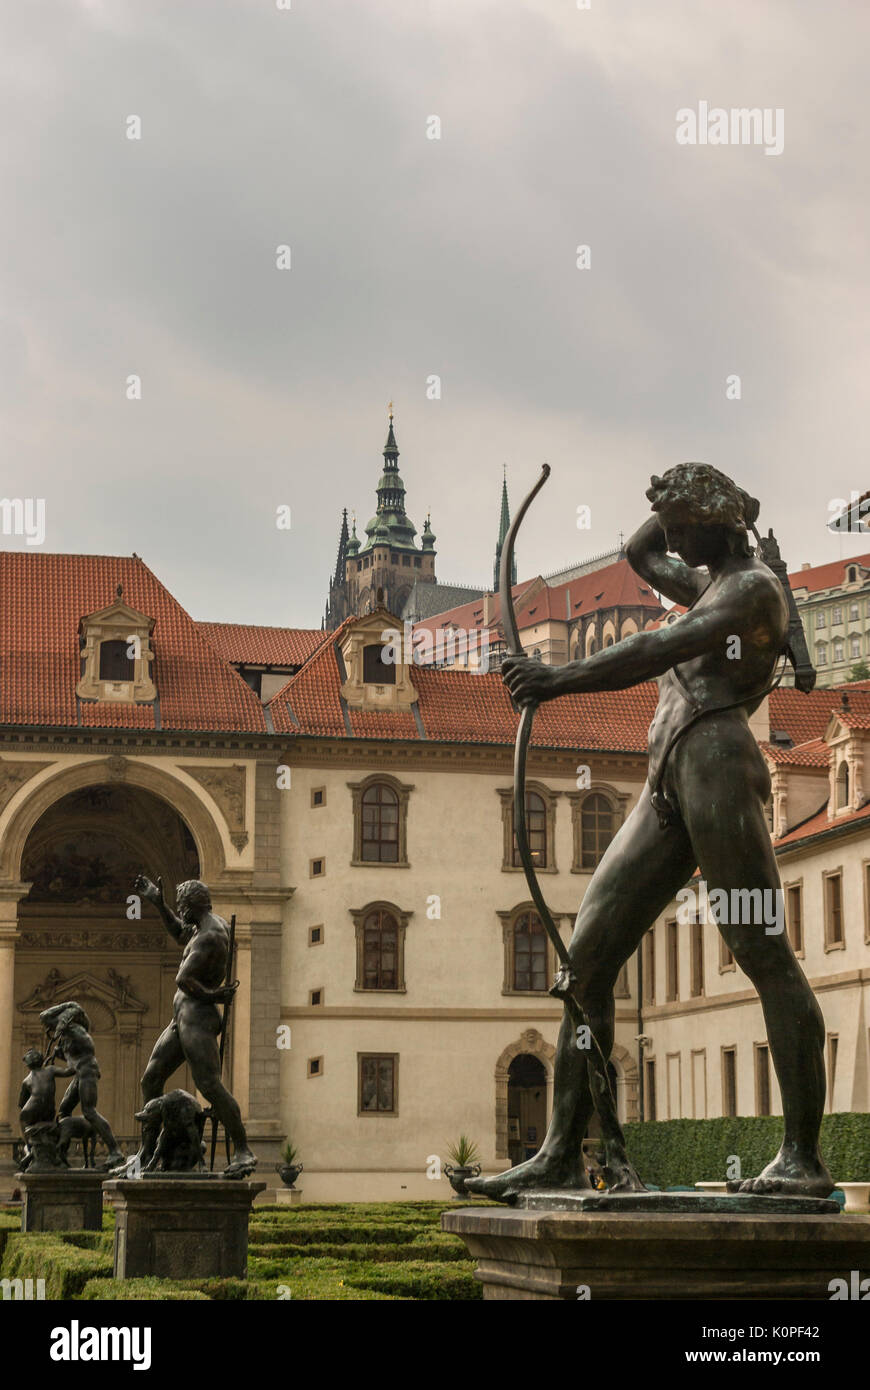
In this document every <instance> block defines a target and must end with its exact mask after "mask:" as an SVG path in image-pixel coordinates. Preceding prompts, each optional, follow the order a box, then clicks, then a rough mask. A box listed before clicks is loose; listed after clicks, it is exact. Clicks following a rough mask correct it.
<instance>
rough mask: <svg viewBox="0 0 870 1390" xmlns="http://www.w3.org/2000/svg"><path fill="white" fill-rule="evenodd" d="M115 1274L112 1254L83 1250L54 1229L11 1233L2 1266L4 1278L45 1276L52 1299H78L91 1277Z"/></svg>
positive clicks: (47, 1292)
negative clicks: (52, 1230) (113, 1272)
mask: <svg viewBox="0 0 870 1390" xmlns="http://www.w3.org/2000/svg"><path fill="white" fill-rule="evenodd" d="M76 1234H80V1233H78V1232H77V1233H76ZM111 1273H112V1256H111V1255H110V1254H106V1253H105V1252H103V1251H99V1250H82V1249H80V1248H79V1247H78V1246H76V1245H72V1244H70V1243H69V1242H68V1241H66V1240H64V1239H62V1237H61V1235H60V1233H57V1234H55V1233H54V1232H34V1231H28V1232H27V1233H26V1234H25V1233H24V1232H22V1231H18V1232H14V1233H11V1234H10V1235H9V1236H8V1238H7V1241H6V1248H5V1250H4V1251H3V1263H2V1265H0V1276H2V1277H3V1278H4V1279H34V1280H36V1279H44V1280H45V1296H46V1298H52V1299H54V1298H76V1297H78V1295H79V1294H80V1293H81V1291H82V1289H83V1288H84V1287H85V1285H86V1284H87V1283H88V1281H89V1280H90V1279H96V1278H100V1277H101V1276H103V1277H108V1276H109V1275H111Z"/></svg>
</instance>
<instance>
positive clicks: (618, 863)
mask: <svg viewBox="0 0 870 1390" xmlns="http://www.w3.org/2000/svg"><path fill="white" fill-rule="evenodd" d="M694 865H695V861H694V859H693V858H692V851H691V848H690V846H689V841H688V837H687V836H686V833H685V830H684V829H683V827H682V825H681V824H680V823H679V822H677V823H676V824H674V825H670V826H668V827H667V828H666V829H662V827H661V825H660V823H659V819H658V816H657V815H656V813H655V811H654V810H653V808H652V805H651V804H650V800H649V790H648V788H644V791H643V793H642V795H641V799H640V801H639V802H638V804H637V805H636V806H635V808H634V810H633V811H632V812H631V815H630V816H629V817H628V819H627V821H626V822H625V824H624V825H623V826H622V827H621V829H620V830H619V832H618V834H617V835H616V837H615V839H614V840H613V841H612V843H611V844H610V846H609V848H608V849H607V852H606V853H605V855H604V858H603V859H602V861H601V863H600V864H599V866H598V868H597V869H596V870H595V873H594V875H593V877H592V882H591V883H590V884H589V887H588V889H587V890H586V896H585V897H584V899H583V902H582V905H581V907H580V911H579V913H578V914H577V924H576V926H575V928H574V935H573V937H572V940H571V945H570V948H569V950H570V955H571V962H572V966H573V969H574V973H575V975H576V976H577V980H578V984H579V988H580V994H581V999H582V1003H583V1007H584V1010H585V1012H586V1016H587V1018H588V1019H589V1023H590V1026H591V1028H592V1031H593V1033H594V1034H595V1036H596V1038H597V1039H598V1042H599V1045H600V1047H601V1050H602V1052H603V1053H604V1055H605V1057H609V1056H610V1053H611V1051H612V1049H613V1018H614V1004H613V985H614V983H615V981H616V977H617V975H618V974H619V972H620V970H621V969H622V966H623V965H624V964H625V962H626V961H627V960H628V958H629V956H630V955H631V954H632V952H633V951H634V950H635V949H636V947H637V944H638V942H639V941H640V940H641V938H642V936H643V934H644V932H645V931H646V930H647V929H648V927H649V926H650V925H651V924H652V922H653V921H654V920H655V918H656V917H657V916H658V914H659V913H660V912H662V911H663V910H664V908H665V907H666V906H667V904H668V903H669V902H670V901H671V899H672V898H673V896H674V894H675V893H676V892H677V890H678V889H680V888H682V886H683V885H684V883H685V882H686V880H687V879H688V878H689V875H690V874H691V872H692V869H693V868H694ZM576 1044H577V1040H576V1037H575V1033H574V1028H573V1025H572V1023H571V1020H570V1018H569V1017H568V1016H567V1015H566V1016H565V1018H563V1020H562V1028H561V1032H560V1034H559V1042H558V1047H557V1051H556V1064H555V1076H554V1085H553V1115H552V1119H551V1120H550V1126H549V1129H548V1130H547V1134H546V1137H545V1139H544V1142H543V1144H542V1145H541V1147H540V1149H539V1150H538V1152H537V1153H536V1154H535V1156H534V1158H530V1159H529V1160H528V1161H527V1162H526V1163H521V1164H518V1165H517V1167H515V1168H510V1169H508V1170H507V1171H506V1172H504V1173H499V1174H498V1175H497V1176H495V1177H491V1178H475V1179H470V1180H469V1181H467V1182H466V1184H465V1185H466V1187H467V1189H468V1191H469V1192H476V1193H480V1194H481V1195H483V1196H487V1197H493V1198H495V1199H496V1200H501V1201H504V1200H510V1198H511V1197H513V1196H515V1195H516V1194H517V1193H518V1192H519V1191H520V1190H522V1189H524V1188H548V1187H549V1188H552V1187H562V1188H578V1187H588V1186H589V1183H588V1179H587V1177H586V1173H585V1170H584V1166H583V1157H582V1152H581V1144H582V1141H583V1139H584V1138H585V1136H586V1132H587V1129H588V1126H589V1121H590V1119H591V1116H592V1111H593V1103H592V1097H591V1094H590V1090H589V1082H588V1079H587V1058H588V1052H586V1051H580V1050H579V1049H578V1048H577V1045H576Z"/></svg>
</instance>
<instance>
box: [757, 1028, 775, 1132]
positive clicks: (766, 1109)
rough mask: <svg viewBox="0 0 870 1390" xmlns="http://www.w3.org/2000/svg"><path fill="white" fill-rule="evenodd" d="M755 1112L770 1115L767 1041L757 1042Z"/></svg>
mask: <svg viewBox="0 0 870 1390" xmlns="http://www.w3.org/2000/svg"><path fill="white" fill-rule="evenodd" d="M755 1113H756V1115H769V1114H770V1113H771V1110H770V1049H769V1047H768V1046H767V1043H756V1044H755Z"/></svg>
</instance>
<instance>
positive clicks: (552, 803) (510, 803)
mask: <svg viewBox="0 0 870 1390" xmlns="http://www.w3.org/2000/svg"><path fill="white" fill-rule="evenodd" d="M497 791H498V796H499V800H500V801H501V819H502V864H501V868H502V873H508V874H521V873H523V872H524V870H523V866H522V864H520V863H517V864H515V863H514V792H513V787H498V788H497ZM526 794H527V796H528V795H534V796H539V797H540V798H541V800H542V801H543V803H544V816H545V821H544V827H545V828H544V834H545V850H546V856H547V862H546V864H536V865H535V873H538V874H556V873H558V872H559V870H558V867H557V865H556V803H557V802H558V800H559V797H560V796H561V795H562V793H561V792H559V791H553V790H552V788H550V787H548V786H546V784H545V783H543V782H527V783H526ZM526 816H528V805H527V806H526Z"/></svg>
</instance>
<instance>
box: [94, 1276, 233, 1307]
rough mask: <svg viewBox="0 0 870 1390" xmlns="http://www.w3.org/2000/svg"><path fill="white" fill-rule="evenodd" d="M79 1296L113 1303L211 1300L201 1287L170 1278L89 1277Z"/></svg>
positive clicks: (199, 1301)
mask: <svg viewBox="0 0 870 1390" xmlns="http://www.w3.org/2000/svg"><path fill="white" fill-rule="evenodd" d="M79 1298H81V1299H83V1300H85V1301H87V1302H94V1301H101V1302H111V1303H116V1302H117V1303H123V1302H126V1301H128V1300H131V1299H132V1300H135V1301H136V1302H140V1301H142V1302H148V1303H156V1302H158V1301H160V1302H163V1303H165V1302H166V1301H167V1300H168V1299H171V1300H172V1302H176V1301H177V1300H178V1299H181V1300H183V1301H189V1300H191V1299H193V1300H195V1301H196V1302H198V1303H208V1302H209V1296H208V1294H207V1293H200V1291H199V1289H185V1288H182V1287H181V1286H180V1285H178V1284H175V1283H173V1282H172V1281H171V1280H169V1279H89V1280H88V1282H87V1283H86V1284H85V1286H84V1288H83V1289H82V1291H81V1293H80V1294H79Z"/></svg>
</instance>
